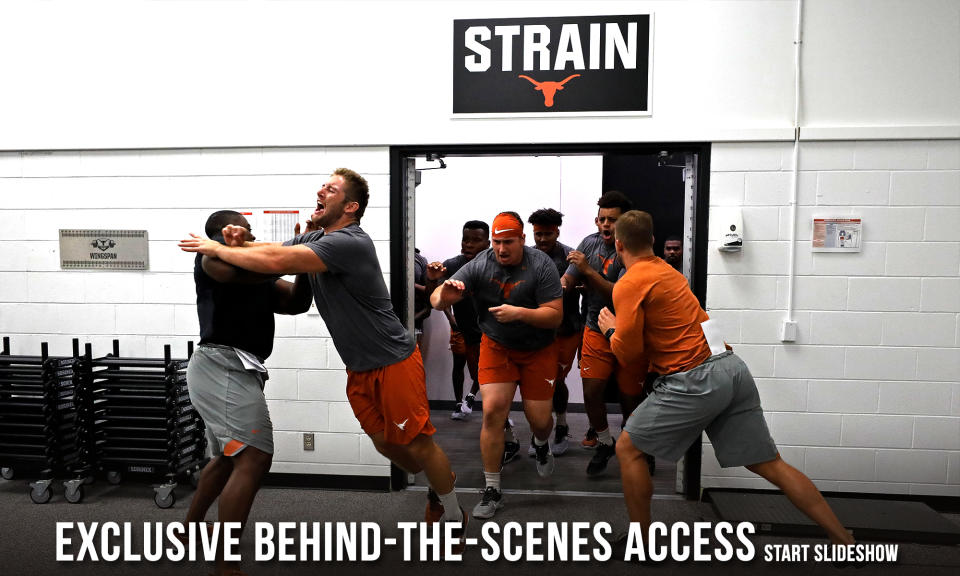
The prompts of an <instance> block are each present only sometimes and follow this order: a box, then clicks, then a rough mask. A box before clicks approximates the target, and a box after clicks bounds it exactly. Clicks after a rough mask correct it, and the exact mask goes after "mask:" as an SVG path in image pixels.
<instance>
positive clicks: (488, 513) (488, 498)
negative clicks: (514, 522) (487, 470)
mask: <svg viewBox="0 0 960 576" xmlns="http://www.w3.org/2000/svg"><path fill="white" fill-rule="evenodd" d="M502 507H503V494H502V493H501V492H500V491H499V490H497V489H496V488H494V487H493V486H487V488H486V490H484V491H483V497H481V498H480V502H478V503H477V505H476V506H474V507H473V517H474V518H493V515H494V514H496V513H497V508H502Z"/></svg>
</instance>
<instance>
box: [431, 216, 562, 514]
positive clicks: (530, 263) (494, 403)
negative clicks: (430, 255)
mask: <svg viewBox="0 0 960 576" xmlns="http://www.w3.org/2000/svg"><path fill="white" fill-rule="evenodd" d="M492 237H493V248H490V249H488V250H485V251H484V252H481V253H480V254H478V255H477V256H476V257H475V258H474V259H473V260H471V261H470V262H469V263H467V264H466V265H464V266H463V267H462V268H461V269H460V270H458V271H457V272H456V273H455V274H454V275H453V276H452V277H451V278H450V279H448V280H446V281H445V282H444V283H443V284H441V285H440V286H439V287H437V289H436V290H435V291H434V292H433V294H432V295H431V297H430V303H431V304H432V305H433V307H434V308H438V309H443V308H446V307H448V306H450V305H452V304H454V303H455V302H458V301H460V300H461V299H462V298H464V297H465V296H466V295H468V294H469V295H470V296H469V297H470V298H472V299H473V302H474V305H475V307H476V309H477V314H478V317H479V323H480V329H481V330H482V331H483V337H482V339H481V341H480V371H479V372H480V378H479V380H480V392H481V393H482V394H483V426H482V429H481V432H480V451H481V453H482V455H483V470H484V476H485V478H486V489H485V490H484V493H483V497H482V499H481V501H480V503H479V504H477V506H476V507H475V508H474V509H473V515H474V516H475V517H477V518H490V517H492V516H493V515H494V513H495V512H496V510H497V508H499V507H500V505H501V504H502V501H503V499H502V494H501V491H500V468H501V463H502V458H503V448H504V446H503V441H504V436H503V426H504V423H505V422H506V421H507V416H508V415H509V413H510V404H511V402H512V401H513V396H514V394H515V393H516V391H517V388H518V387H519V388H520V396H521V397H522V398H523V406H524V414H525V415H526V417H527V421H528V422H529V423H530V429H531V431H532V432H533V435H534V448H535V451H536V457H537V472H538V473H539V474H540V475H541V476H549V475H550V474H551V473H552V472H553V454H551V453H550V446H549V444H548V442H547V441H548V439H549V438H550V433H551V432H552V431H553V417H552V415H551V410H552V404H553V402H552V399H553V384H554V381H555V380H556V377H557V349H556V346H555V332H556V328H557V327H558V326H559V325H560V322H561V320H562V318H563V309H562V307H563V301H562V294H563V293H562V290H561V287H560V275H559V274H558V273H557V268H556V266H555V265H554V263H553V261H552V260H550V257H549V256H547V255H546V254H544V253H543V252H541V251H539V250H536V249H535V248H528V247H526V246H524V241H525V239H526V236H525V235H524V234H523V221H522V220H521V219H520V216H519V215H517V214H516V213H514V212H502V213H500V214H499V215H498V216H497V217H496V219H494V221H493V230H492ZM433 273H434V274H437V273H438V272H437V271H434V272H433Z"/></svg>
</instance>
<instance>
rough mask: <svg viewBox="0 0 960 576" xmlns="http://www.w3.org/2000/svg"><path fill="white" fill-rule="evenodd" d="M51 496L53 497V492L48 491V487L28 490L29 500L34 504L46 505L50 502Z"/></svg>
mask: <svg viewBox="0 0 960 576" xmlns="http://www.w3.org/2000/svg"><path fill="white" fill-rule="evenodd" d="M51 496H53V491H52V490H50V487H49V486H45V487H42V488H40V487H37V488H32V489H31V490H30V499H31V500H33V503H34V504H46V503H47V502H49V501H50V497H51Z"/></svg>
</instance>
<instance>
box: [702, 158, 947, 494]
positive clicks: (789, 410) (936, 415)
mask: <svg viewBox="0 0 960 576" xmlns="http://www.w3.org/2000/svg"><path fill="white" fill-rule="evenodd" d="M792 152H793V150H792V144H771V143H729V144H718V145H715V146H714V147H713V156H712V165H711V189H710V222H711V228H710V249H709V251H708V257H707V261H708V273H709V276H708V282H707V306H708V309H709V313H710V316H711V317H712V318H715V319H717V320H719V321H720V322H721V323H722V324H723V326H724V328H725V334H726V336H727V339H728V340H729V341H730V342H731V343H733V346H734V349H735V350H736V352H737V353H738V354H739V355H741V356H742V357H743V358H744V360H745V361H746V362H747V364H748V365H749V366H750V369H751V371H752V372H753V374H754V376H755V377H756V379H757V383H758V386H759V388H760V395H761V399H762V402H763V406H764V408H765V410H766V414H767V421H768V423H769V425H770V428H771V432H772V434H773V436H774V439H775V440H776V441H777V443H778V445H779V446H780V449H781V453H782V454H783V456H784V458H785V459H786V460H787V461H788V462H790V463H791V464H793V465H794V466H796V467H797V468H799V469H800V470H802V471H803V472H805V473H806V474H807V475H808V476H810V477H811V478H812V479H813V480H814V481H815V483H816V484H817V485H818V486H819V487H820V488H821V489H825V490H835V491H843V492H878V493H886V494H929V495H943V496H960V323H958V317H960V141H958V140H935V141H930V140H918V141H899V142H896V141H886V142H877V141H870V142H863V141H859V142H805V143H804V144H803V145H802V147H801V152H800V180H799V188H798V190H799V196H798V210H797V230H798V238H797V243H796V250H797V252H796V255H797V260H796V262H797V264H796V271H797V278H796V288H795V303H796V306H795V308H796V312H795V314H794V319H795V320H797V321H798V323H799V337H798V339H797V341H796V342H795V343H787V344H785V343H781V342H780V341H779V327H780V323H781V322H782V320H783V319H784V318H785V314H786V306H787V295H786V287H787V273H788V266H787V262H788V251H789V249H790V243H789V241H788V240H789V223H790V220H789V218H790V217H791V213H792V210H791V209H790V206H789V191H790V170H791V168H792V162H793V156H792ZM737 209H740V210H742V212H743V230H744V248H743V252H742V253H740V254H724V253H721V252H719V251H717V250H716V247H717V244H718V241H719V239H720V238H721V237H722V234H723V231H722V230H721V229H720V227H719V223H721V222H722V221H723V220H724V218H725V216H726V215H727V214H729V213H730V211H732V210H737ZM836 214H840V215H845V214H857V215H859V216H860V217H862V218H863V238H864V246H863V250H862V252H860V253H854V254H832V253H811V251H810V237H811V231H812V218H813V217H815V216H829V215H836ZM703 475H704V486H722V487H742V488H764V487H767V488H768V487H770V485H769V484H766V482H765V481H764V480H762V479H759V478H758V477H756V476H753V475H752V474H750V473H749V472H747V471H746V470H743V469H733V470H721V469H720V467H719V465H718V464H717V462H716V459H715V457H714V456H713V450H712V447H711V446H710V445H709V444H705V449H704V462H703Z"/></svg>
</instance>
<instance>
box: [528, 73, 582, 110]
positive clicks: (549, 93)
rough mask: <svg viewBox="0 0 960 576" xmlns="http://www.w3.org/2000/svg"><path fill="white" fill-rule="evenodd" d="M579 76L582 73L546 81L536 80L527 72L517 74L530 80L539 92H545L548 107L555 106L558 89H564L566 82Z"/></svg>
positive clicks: (544, 99)
mask: <svg viewBox="0 0 960 576" xmlns="http://www.w3.org/2000/svg"><path fill="white" fill-rule="evenodd" d="M578 76H580V75H579V74H571V75H570V76H567V77H566V78H564V79H563V80H561V81H560V82H546V81H545V82H537V81H536V80H534V79H533V78H531V77H529V76H527V75H526V74H520V75H519V76H517V78H524V79H525V80H529V81H530V83H531V84H533V86H534V88H535V89H536V90H537V91H538V92H543V105H544V106H546V107H547V108H553V97H554V96H555V95H556V93H557V91H558V90H563V85H564V84H566V83H567V82H569V81H571V80H573V79H574V78H577V77H578Z"/></svg>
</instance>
